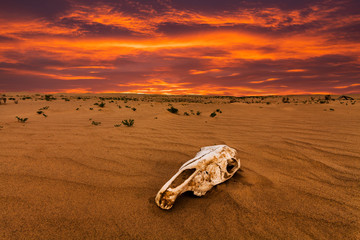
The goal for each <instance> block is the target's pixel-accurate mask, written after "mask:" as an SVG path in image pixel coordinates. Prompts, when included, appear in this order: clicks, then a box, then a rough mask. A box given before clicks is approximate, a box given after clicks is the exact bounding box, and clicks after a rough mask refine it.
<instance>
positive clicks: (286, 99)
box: [282, 97, 290, 103]
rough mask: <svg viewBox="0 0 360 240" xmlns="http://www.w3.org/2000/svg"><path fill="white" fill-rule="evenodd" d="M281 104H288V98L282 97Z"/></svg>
mask: <svg viewBox="0 0 360 240" xmlns="http://www.w3.org/2000/svg"><path fill="white" fill-rule="evenodd" d="M282 102H283V103H290V99H289V98H288V97H283V98H282Z"/></svg>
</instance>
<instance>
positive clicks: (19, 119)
mask: <svg viewBox="0 0 360 240" xmlns="http://www.w3.org/2000/svg"><path fill="white" fill-rule="evenodd" d="M16 118H17V120H18V122H21V123H25V122H26V121H27V120H28V118H20V117H18V116H16Z"/></svg>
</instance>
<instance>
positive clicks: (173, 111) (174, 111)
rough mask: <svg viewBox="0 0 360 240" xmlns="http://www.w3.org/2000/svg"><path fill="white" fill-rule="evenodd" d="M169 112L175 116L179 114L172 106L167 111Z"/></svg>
mask: <svg viewBox="0 0 360 240" xmlns="http://www.w3.org/2000/svg"><path fill="white" fill-rule="evenodd" d="M167 110H168V111H169V112H171V113H174V114H177V113H178V112H179V109H177V108H174V107H173V106H171V107H170V108H168V109H167Z"/></svg>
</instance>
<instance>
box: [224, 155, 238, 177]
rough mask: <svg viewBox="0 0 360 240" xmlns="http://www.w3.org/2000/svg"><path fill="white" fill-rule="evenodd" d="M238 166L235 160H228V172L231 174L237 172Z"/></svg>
mask: <svg viewBox="0 0 360 240" xmlns="http://www.w3.org/2000/svg"><path fill="white" fill-rule="evenodd" d="M238 165H239V164H238V162H237V161H236V160H235V159H234V158H231V159H228V160H227V166H226V171H227V172H228V173H230V174H231V173H233V172H234V171H236V169H237V168H238Z"/></svg>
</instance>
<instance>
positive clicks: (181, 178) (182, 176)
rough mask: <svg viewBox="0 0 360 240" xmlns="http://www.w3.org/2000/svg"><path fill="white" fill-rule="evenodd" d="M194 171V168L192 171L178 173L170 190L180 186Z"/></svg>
mask: <svg viewBox="0 0 360 240" xmlns="http://www.w3.org/2000/svg"><path fill="white" fill-rule="evenodd" d="M195 171H196V169H195V168H192V169H185V170H184V171H182V172H181V173H180V175H179V176H177V177H176V178H175V180H174V181H173V182H172V183H171V184H170V187H171V188H176V187H178V186H179V185H181V184H182V183H183V182H184V181H185V180H186V179H188V178H189V177H190V176H191V175H192V174H193V173H194V172H195Z"/></svg>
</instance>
